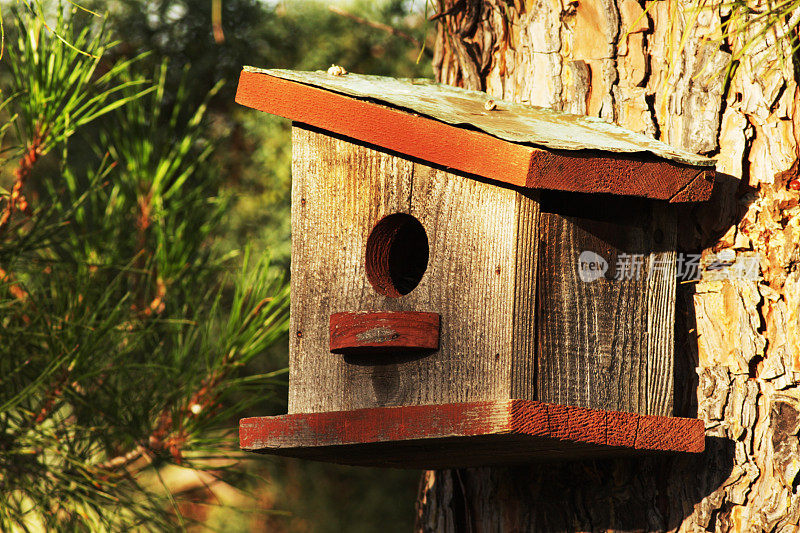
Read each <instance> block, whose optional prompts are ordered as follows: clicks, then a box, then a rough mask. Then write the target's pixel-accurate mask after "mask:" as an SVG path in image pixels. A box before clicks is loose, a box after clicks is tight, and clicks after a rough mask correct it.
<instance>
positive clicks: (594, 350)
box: [236, 68, 714, 468]
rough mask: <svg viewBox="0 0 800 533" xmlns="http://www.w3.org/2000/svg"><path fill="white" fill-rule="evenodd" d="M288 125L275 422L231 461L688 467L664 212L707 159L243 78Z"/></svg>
mask: <svg viewBox="0 0 800 533" xmlns="http://www.w3.org/2000/svg"><path fill="white" fill-rule="evenodd" d="M236 99H237V102H239V103H241V104H243V105H245V106H248V107H252V108H255V109H259V110H261V111H266V112H268V113H273V114H276V115H280V116H283V117H287V118H289V119H291V120H292V121H293V133H292V142H293V150H294V151H293V163H292V174H293V184H292V303H291V328H292V335H291V341H290V351H289V357H290V363H289V364H290V374H289V413H288V414H286V415H282V416H274V417H256V418H246V419H243V420H242V421H241V423H240V443H241V446H242V448H243V449H245V450H250V451H255V452H260V453H272V454H279V455H289V456H294V457H305V458H310V459H317V460H324V461H332V462H339V463H346V464H357V465H374V466H398V467H413V468H443V467H461V466H475V465H489V464H500V463H519V462H529V461H535V460H543V459H572V458H585V457H612V456H620V455H629V454H637V453H649V452H656V451H661V452H666V451H672V452H700V451H702V450H703V447H704V429H703V423H702V421H700V420H696V419H688V418H677V417H673V416H672V415H673V406H672V398H673V328H674V312H675V287H676V252H675V246H676V244H675V243H676V210H675V204H676V203H685V202H697V201H703V200H706V199H707V198H708V197H709V195H710V193H711V190H712V187H713V180H714V167H713V161H712V160H710V159H706V158H703V157H700V156H696V155H694V154H690V153H687V152H683V151H680V150H677V149H675V148H672V147H670V146H668V145H666V144H664V143H661V142H658V141H655V140H653V139H650V138H647V137H644V136H642V135H638V134H635V133H633V132H629V131H626V130H624V129H622V128H619V127H617V126H614V125H612V124H609V123H607V122H604V121H602V120H599V119H595V118H591V117H582V116H576V115H567V114H563V113H558V112H555V111H551V110H547V109H541V108H533V107H530V106H524V105H520V104H513V103H508V102H502V101H499V100H494V101H493V102H492V105H491V106H487V105H486V102H487V100H488V96H487V95H486V94H484V93H480V92H475V91H467V90H461V89H456V88H452V87H447V86H442V85H438V84H435V83H432V82H429V81H424V80H395V79H388V78H381V77H377V76H360V75H355V74H345V75H341V76H334V75H330V74H327V73H325V72H317V73H312V72H292V71H281V70H258V69H252V68H246V69H245V70H244V72H243V73H242V76H241V79H240V81H239V88H238V93H237V97H236Z"/></svg>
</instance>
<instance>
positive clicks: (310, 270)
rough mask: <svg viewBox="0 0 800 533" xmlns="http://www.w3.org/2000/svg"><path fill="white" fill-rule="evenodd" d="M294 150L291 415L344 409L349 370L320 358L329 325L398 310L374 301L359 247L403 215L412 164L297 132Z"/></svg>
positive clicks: (340, 363) (381, 300)
mask: <svg viewBox="0 0 800 533" xmlns="http://www.w3.org/2000/svg"><path fill="white" fill-rule="evenodd" d="M292 144H293V157H292V175H293V180H292V298H291V320H290V322H291V325H290V328H291V329H290V343H289V372H290V375H291V383H290V386H289V412H290V413H291V412H314V411H323V410H330V409H336V408H337V407H338V408H345V406H346V404H347V401H349V400H347V398H349V397H350V395H352V393H353V391H352V387H350V386H349V385H348V384H349V383H350V380H349V373H348V365H346V364H345V363H344V362H343V361H342V360H341V357H338V358H336V357H320V356H322V355H326V354H327V355H330V352H329V347H328V344H329V341H330V339H329V331H328V324H329V322H328V321H329V319H330V315H331V314H332V313H335V312H339V311H356V310H362V309H365V306H369V305H370V304H372V305H373V306H374V307H375V308H378V309H385V310H403V309H402V307H399V306H398V305H397V304H398V303H399V302H397V301H396V300H394V299H391V298H376V297H375V296H373V295H374V294H375V293H374V290H373V289H372V287H371V286H370V285H369V282H368V281H367V278H366V276H365V274H364V264H363V263H364V245H363V243H365V242H366V239H367V235H368V233H369V231H370V229H372V226H373V225H374V224H375V222H377V221H378V220H380V219H381V218H383V217H384V216H386V215H388V214H391V213H396V212H407V211H408V208H409V197H410V195H411V175H412V172H413V164H412V163H411V162H409V161H406V160H403V159H400V158H396V157H392V156H390V155H388V154H386V153H384V152H379V151H376V150H369V149H366V148H363V147H360V146H357V145H354V144H351V143H348V142H345V141H342V140H339V139H336V138H334V137H330V136H328V135H324V134H320V133H317V132H314V131H311V130H308V129H303V128H300V127H295V128H293V131H292ZM367 308H368V307H367ZM421 310H422V311H426V310H427V309H421ZM377 386H378V385H376V387H377Z"/></svg>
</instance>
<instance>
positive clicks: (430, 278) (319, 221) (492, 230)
mask: <svg viewBox="0 0 800 533" xmlns="http://www.w3.org/2000/svg"><path fill="white" fill-rule="evenodd" d="M292 139H293V149H294V152H293V168H292V178H293V185H292V235H293V243H292V309H291V316H292V318H291V332H292V333H291V341H290V374H291V376H292V380H291V382H290V389H289V412H290V413H300V412H320V411H337V410H347V409H358V408H365V407H382V406H397V405H421V404H436V403H451V402H469V401H477V400H494V399H510V398H512V382H513V380H514V378H513V376H514V374H515V373H523V374H524V375H526V376H530V375H533V372H534V371H533V365H534V361H533V358H532V355H533V354H532V350H530V349H529V347H528V346H527V345H526V346H525V347H522V346H519V343H517V345H516V346H515V342H514V333H515V329H516V330H519V328H515V317H517V319H518V320H520V321H521V322H523V323H524V324H526V328H527V329H529V330H530V332H529V333H528V336H526V341H527V339H530V338H532V334H533V328H532V326H533V320H532V318H533V316H534V312H535V310H534V304H535V299H534V298H528V299H525V300H517V299H516V297H515V296H516V294H515V287H516V283H515V281H516V278H517V277H518V276H520V277H522V278H523V279H524V283H525V288H524V290H526V291H530V293H531V295H532V294H533V291H534V286H533V285H534V283H533V282H534V281H535V280H534V278H533V276H535V272H536V269H535V261H536V260H537V254H536V250H535V246H536V238H535V228H534V227H532V226H533V225H534V224H535V223H536V220H537V218H538V217H537V215H538V203H537V202H536V201H535V199H534V197H533V196H534V195H533V194H530V193H528V194H524V193H523V192H520V191H518V190H514V189H513V188H505V187H497V186H495V185H493V184H489V183H487V182H485V181H479V180H475V179H470V178H467V177H464V176H461V175H458V174H454V173H449V172H445V171H443V170H441V169H436V168H433V167H431V166H428V165H425V164H423V163H421V162H418V161H417V162H415V161H412V160H410V159H408V158H404V157H400V156H399V155H394V154H390V153H387V152H386V151H385V150H380V149H377V148H375V147H368V146H364V145H363V144H360V143H355V142H352V141H348V140H345V139H341V138H338V137H336V136H332V135H330V134H326V133H324V132H318V131H314V130H311V129H308V128H304V127H299V126H296V127H295V128H293V135H292ZM398 214H401V215H405V217H403V218H402V219H401V222H400V229H401V230H402V228H403V227H404V225H410V226H412V227H413V226H415V225H418V226H419V229H420V230H421V231H419V232H418V233H411V234H410V236H409V237H408V238H407V239H406V240H404V241H402V242H395V243H393V244H394V246H395V250H394V253H395V255H394V256H392V257H387V258H386V259H387V260H386V261H385V263H384V264H378V265H376V269H378V270H380V269H384V270H385V271H386V274H387V276H386V278H387V281H388V284H387V286H385V287H383V286H380V285H378V284H377V282H375V279H372V280H371V279H370V272H368V267H369V265H370V262H378V261H379V258H378V257H377V256H378V254H379V250H378V249H376V248H375V247H374V246H368V244H370V236H371V235H373V234H374V232H376V231H377V232H379V231H380V223H381V221H383V220H386V219H387V217H396V216H397V215H398ZM391 245H392V243H389V246H391ZM414 258H416V262H414V261H413V259H414ZM394 268H397V269H400V270H399V271H397V272H394V271H391V270H392V269H394ZM373 278H374V275H373ZM517 303H520V304H521V305H520V306H519V307H517ZM381 311H393V312H399V311H404V312H410V313H435V314H437V315H439V320H440V322H439V330H438V347H437V348H436V349H428V350H415V349H413V348H412V349H405V348H403V347H396V348H393V349H392V348H388V349H384V350H380V349H379V350H372V351H370V350H362V353H345V354H334V353H331V346H330V344H331V317H332V316H335V315H336V314H337V313H353V314H358V313H361V314H369V315H370V316H372V314H374V313H375V312H381ZM412 316H413V315H412ZM520 316H523V317H528V318H526V319H524V320H521V319H519V317H520ZM383 329H385V330H386V331H385V332H384V334H385V335H387V336H388V337H386V338H384V339H380V338H377V339H373V340H377V341H380V340H384V341H390V340H391V336H392V335H395V334H396V331H395V330H394V329H392V328H385V327H384V328H383ZM361 334H362V337H363V338H369V337H370V335H372V336H373V337H376V336H377V337H380V336H381V334H382V331H381V324H380V322H379V321H374V323H372V324H369V322H368V323H367V326H366V327H365V328H364V331H362V332H361ZM378 344H380V342H378ZM526 351H528V352H530V353H529V355H528V356H527V357H526V356H525V355H524V354H525V352H526ZM525 382H526V383H527V389H528V390H518V391H514V392H516V394H518V395H519V394H522V397H525V398H532V395H533V390H532V389H533V387H534V385H535V383H534V382H533V381H530V380H525Z"/></svg>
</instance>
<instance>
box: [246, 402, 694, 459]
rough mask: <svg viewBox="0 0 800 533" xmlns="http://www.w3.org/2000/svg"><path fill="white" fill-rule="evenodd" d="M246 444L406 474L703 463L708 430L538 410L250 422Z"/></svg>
mask: <svg viewBox="0 0 800 533" xmlns="http://www.w3.org/2000/svg"><path fill="white" fill-rule="evenodd" d="M239 440H240V445H241V447H242V448H243V449H245V450H248V451H255V452H260V453H270V454H278V455H288V456H291V457H303V458H308V459H316V460H322V461H330V462H339V463H345V464H356V465H368V466H394V467H406V468H445V467H459V466H470V465H489V464H504V463H524V462H531V461H542V460H557V459H575V458H589V457H597V458H599V457H613V456H621V455H631V454H636V453H640V452H652V451H673V452H694V453H699V452H702V451H703V450H704V447H705V435H704V431H703V422H702V421H700V420H695V419H687V418H669V417H658V416H646V415H635V414H632V413H615V412H606V411H602V410H595V409H585V408H580V407H571V406H564V405H556V404H547V403H542V402H537V401H530V400H502V401H490V402H468V403H458V404H446V405H419V406H408V407H386V408H374V409H358V410H354V411H339V412H328V413H312V414H292V415H284V416H275V417H256V418H245V419H242V421H241V422H240V424H239Z"/></svg>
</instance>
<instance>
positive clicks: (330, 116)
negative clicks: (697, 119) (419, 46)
mask: <svg viewBox="0 0 800 533" xmlns="http://www.w3.org/2000/svg"><path fill="white" fill-rule="evenodd" d="M236 101H237V102H239V103H240V104H242V105H245V106H248V107H252V108H255V109H259V110H261V111H265V112H268V113H272V114H275V115H279V116H283V117H286V118H289V119H291V120H293V121H296V122H301V123H305V124H308V125H311V126H314V127H316V128H319V129H322V130H325V131H329V132H331V133H334V134H339V135H343V136H346V137H350V138H353V139H356V140H358V141H361V142H365V143H369V144H372V145H376V146H379V147H381V148H385V149H388V150H392V151H395V152H399V153H401V154H404V155H406V156H410V157H413V158H418V159H421V160H424V161H427V162H429V163H433V164H435V165H439V166H443V167H445V168H448V169H453V170H456V171H460V172H464V173H468V174H476V175H478V176H481V177H484V178H488V179H492V180H496V181H499V182H503V183H508V184H511V185H515V186H519V187H525V188H531V189H552V190H562V191H572V192H584V193H610V194H620V195H630V196H642V197H647V198H653V199H659V200H668V201H671V202H691V201H700V200H706V199H708V197H709V196H710V194H711V189H712V188H713V181H714V163H715V161H714V160H713V159H709V158H706V157H703V156H699V155H696V154H693V153H690V152H687V151H684V150H680V149H677V148H674V147H672V146H670V145H668V144H666V143H663V142H661V141H657V140H655V139H651V138H649V137H646V136H644V135H641V134H638V133H635V132H632V131H629V130H626V129H624V128H621V127H619V126H616V125H614V124H611V123H609V122H606V121H604V120H602V119H599V118H595V117H588V116H582V115H573V114H568V113H561V112H558V111H553V110H550V109H546V108H541V107H535V106H530V105H524V104H517V103H512V102H506V101H503V100H498V99H492V98H491V97H490V96H489V95H488V94H486V93H483V92H480V91H470V90H466V89H459V88H456V87H450V86H447V85H442V84H438V83H435V82H433V81H431V80H427V79H394V78H386V77H381V76H367V75H360V74H350V73H347V74H344V75H332V74H328V73H327V72H324V71H318V72H297V71H291V70H264V69H257V68H253V67H245V69H244V71H243V72H242V75H241V78H240V80H239V87H238V91H237V95H236Z"/></svg>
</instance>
